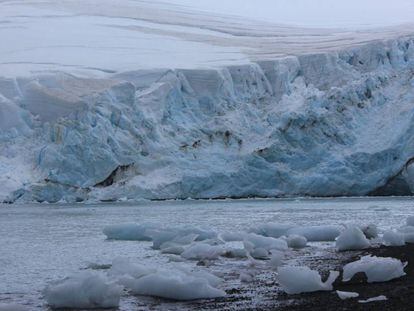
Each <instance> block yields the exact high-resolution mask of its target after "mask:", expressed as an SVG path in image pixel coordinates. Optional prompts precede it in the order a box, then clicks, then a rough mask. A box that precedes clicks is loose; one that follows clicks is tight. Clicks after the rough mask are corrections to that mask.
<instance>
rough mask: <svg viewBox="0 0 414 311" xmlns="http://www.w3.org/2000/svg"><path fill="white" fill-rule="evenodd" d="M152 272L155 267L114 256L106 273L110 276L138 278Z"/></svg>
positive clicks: (154, 270)
mask: <svg viewBox="0 0 414 311" xmlns="http://www.w3.org/2000/svg"><path fill="white" fill-rule="evenodd" d="M154 272H156V269H155V268H151V267H148V266H143V265H137V264H134V263H131V261H130V260H129V259H128V258H116V259H114V261H113V262H112V267H111V269H109V271H108V275H109V276H111V277H119V278H121V279H122V277H124V276H129V277H132V278H140V277H143V276H144V275H147V274H150V273H154ZM121 283H122V282H121Z"/></svg>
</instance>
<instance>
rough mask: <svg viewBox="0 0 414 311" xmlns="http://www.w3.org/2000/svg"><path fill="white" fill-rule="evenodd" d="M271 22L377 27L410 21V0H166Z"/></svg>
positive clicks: (413, 5)
mask: <svg viewBox="0 0 414 311" xmlns="http://www.w3.org/2000/svg"><path fill="white" fill-rule="evenodd" d="M166 2H170V3H177V4H183V5H188V6H192V7H196V8H198V9H202V10H207V11H212V12H217V13H220V12H222V13H226V14H228V13H231V14H234V15H239V16H246V17H251V18H255V19H261V20H266V21H270V22H275V23H284V24H295V25H305V26H319V27H335V26H344V27H361V26H368V27H377V26H390V25H396V24H401V23H407V22H414V0H341V1H339V0H166Z"/></svg>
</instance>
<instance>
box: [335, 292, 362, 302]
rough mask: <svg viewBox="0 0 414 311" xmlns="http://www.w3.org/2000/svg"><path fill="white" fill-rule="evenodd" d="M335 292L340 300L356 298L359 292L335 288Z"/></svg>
mask: <svg viewBox="0 0 414 311" xmlns="http://www.w3.org/2000/svg"><path fill="white" fill-rule="evenodd" d="M336 293H337V294H338V297H339V298H340V299H341V300H346V299H351V298H358V297H359V294H358V293H354V292H343V291H340V290H337V291H336Z"/></svg>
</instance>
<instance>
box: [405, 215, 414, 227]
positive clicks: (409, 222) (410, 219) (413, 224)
mask: <svg viewBox="0 0 414 311" xmlns="http://www.w3.org/2000/svg"><path fill="white" fill-rule="evenodd" d="M406 224H407V226H411V227H414V216H410V217H407V220H406Z"/></svg>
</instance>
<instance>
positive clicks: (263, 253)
mask: <svg viewBox="0 0 414 311" xmlns="http://www.w3.org/2000/svg"><path fill="white" fill-rule="evenodd" d="M249 253H250V256H252V257H253V258H254V259H267V258H269V256H270V252H269V251H268V250H266V249H265V248H262V247H258V248H253V249H252V250H251V251H250V252H249Z"/></svg>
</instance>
